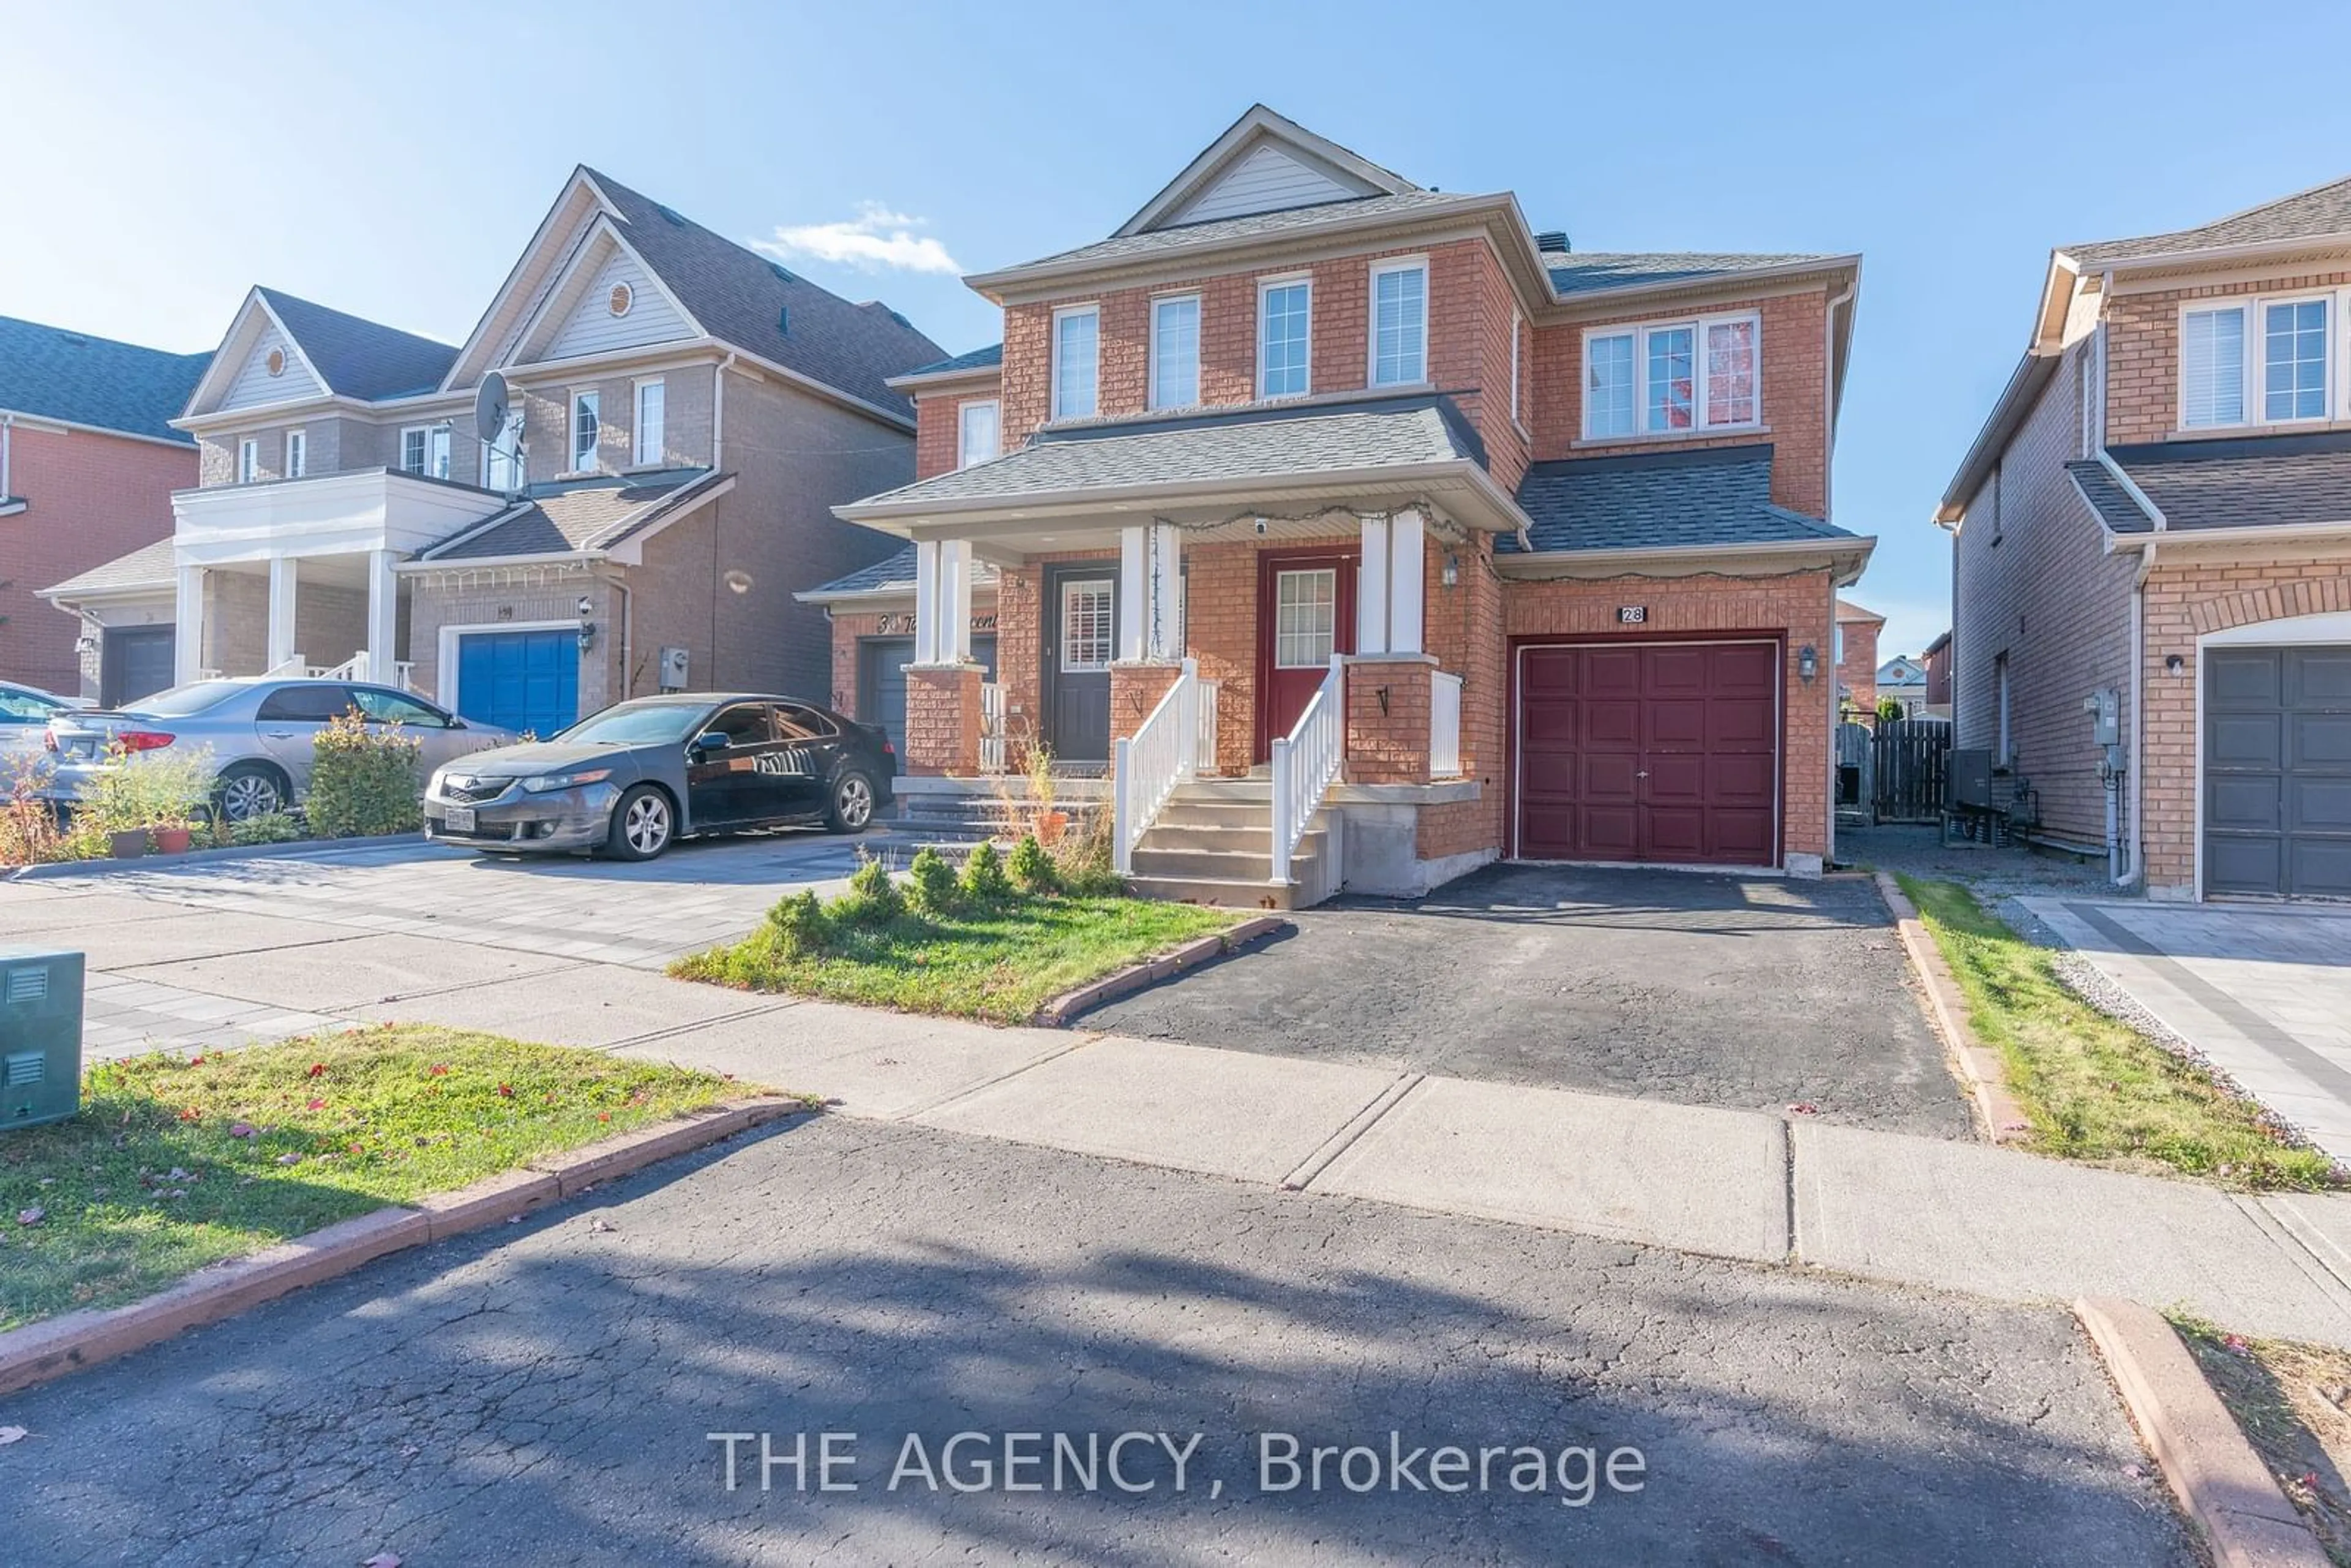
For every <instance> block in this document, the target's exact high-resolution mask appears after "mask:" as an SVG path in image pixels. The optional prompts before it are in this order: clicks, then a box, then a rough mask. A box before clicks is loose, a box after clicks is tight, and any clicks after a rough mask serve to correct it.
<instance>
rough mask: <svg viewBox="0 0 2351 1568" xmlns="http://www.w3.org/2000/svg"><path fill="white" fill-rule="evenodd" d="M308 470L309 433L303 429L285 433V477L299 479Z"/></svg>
mask: <svg viewBox="0 0 2351 1568" xmlns="http://www.w3.org/2000/svg"><path fill="white" fill-rule="evenodd" d="M309 471H310V434H309V432H308V431H304V430H289V431H287V433H286V477H287V478H288V479H299V478H300V477H302V476H303V475H305V474H307V473H308V472H309Z"/></svg>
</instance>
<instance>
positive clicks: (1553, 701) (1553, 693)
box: [1518, 643, 1780, 865]
mask: <svg viewBox="0 0 2351 1568" xmlns="http://www.w3.org/2000/svg"><path fill="white" fill-rule="evenodd" d="M1518 657H1519V668H1518V687H1519V694H1518V696H1519V734H1518V819H1519V821H1518V856H1519V858H1520V859H1521V860H1569V861H1671V862H1684V863H1697V864H1702V865H1771V864H1775V863H1776V862H1777V861H1778V859H1779V836H1778V824H1779V782H1780V703H1779V683H1780V650H1779V648H1778V646H1777V645H1776V644H1773V643H1585V644H1582V645H1576V646H1564V647H1552V648H1543V647H1533V648H1522V649H1520V651H1519V655H1518Z"/></svg>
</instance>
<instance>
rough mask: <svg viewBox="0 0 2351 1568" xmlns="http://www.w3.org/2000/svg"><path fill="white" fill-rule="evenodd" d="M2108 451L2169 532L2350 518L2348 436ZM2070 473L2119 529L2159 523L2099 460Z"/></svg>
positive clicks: (2075, 465)
mask: <svg viewBox="0 0 2351 1568" xmlns="http://www.w3.org/2000/svg"><path fill="white" fill-rule="evenodd" d="M2107 451H2108V455H2110V456H2112V457H2113V458H2114V460H2115V462H2116V464H2117V465H2120V467H2121V468H2122V471H2123V472H2124V473H2126V474H2127V475H2129V476H2130V481H2131V483H2132V484H2134V485H2136V486H2138V487H2139V489H2140V490H2141V491H2142V492H2144V493H2145V494H2146V496H2147V499H2148V500H2150V501H2152V502H2154V503H2155V506H2156V507H2157V509H2158V510H2159V511H2160V512H2162V514H2163V520H2164V526H2165V528H2171V529H2187V530H2196V529H2225V528H2273V527H2276V526H2279V525H2281V524H2291V523H2340V522H2346V521H2351V431H2330V432H2319V433H2314V434H2306V435H2265V436H2248V437H2245V438H2242V439H2239V440H2220V441H2171V442H2153V443H2149V444H2145V445H2133V446H2116V447H2110V448H2108V449H2107ZM2065 471H2066V472H2067V473H2068V474H2070V475H2072V476H2073V477H2074V485H2075V486H2077V487H2078V488H2079V489H2080V490H2081V492H2082V495H2083V498H2084V499H2085V500H2087V501H2088V502H2089V503H2090V506H2091V507H2092V508H2093V509H2095V511H2096V512H2097V514H2098V516H2099V517H2101V518H2103V519H2104V520H2105V525H2106V527H2108V528H2112V529H2113V530H2114V531H2115V532H2116V533H2123V534H2140V533H2148V532H2151V531H2152V530H2153V529H2154V528H2155V519H2154V518H2153V517H2149V516H2147V512H2146V511H2145V510H2144V509H2143V508H2142V507H2139V505H2138V504H2137V501H2135V500H2134V499H2132V497H2131V495H2130V492H2129V491H2127V490H2126V489H2125V488H2124V487H2123V486H2121V485H2119V484H2117V483H2116V480H2115V477H2114V476H2113V475H2112V474H2111V473H2109V472H2108V471H2107V470H2106V468H2105V465H2103V464H2101V463H2099V462H2098V461H2097V460H2096V459H2095V458H2079V459H2076V460H2075V461H2074V462H2071V463H2068V464H2066V465H2065Z"/></svg>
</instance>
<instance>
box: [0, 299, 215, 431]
mask: <svg viewBox="0 0 2351 1568" xmlns="http://www.w3.org/2000/svg"><path fill="white" fill-rule="evenodd" d="M211 362H212V356H211V355H210V354H167V353H164V352H163V351H162V350H160V349H142V348H141V347H140V346H139V345H137V344H136V343H122V342H117V341H116V340H113V339H111V338H93V337H91V336H90V335H89V334H88V333H86V332H69V331H67V330H66V329H64V328H62V327H44V326H42V325H41V324H40V323H39V322H37V321H22V320H18V319H16V318H15V317H13V316H0V410H5V411H6V412H8V413H22V414H30V415H33V416H36V417H37V418H42V419H54V420H58V421H62V422H63V423H68V424H83V425H89V426H90V427H91V428H93V429H97V430H119V431H120V432H122V433H123V434H126V435H145V436H152V437H153V438H154V439H156V440H158V441H176V442H181V443H183V444H193V437H191V436H189V435H187V434H184V433H183V432H181V431H177V430H174V429H172V426H171V423H170V421H171V420H172V418H173V417H175V416H176V415H177V414H178V413H179V412H180V410H181V409H183V408H184V407H186V406H187V402H188V394H189V393H190V392H193V391H194V390H195V385H196V382H198V381H199V380H201V379H202V378H203V376H204V367H205V366H206V365H208V364H210V363H211Z"/></svg>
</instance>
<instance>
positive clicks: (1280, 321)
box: [1257, 277, 1314, 397]
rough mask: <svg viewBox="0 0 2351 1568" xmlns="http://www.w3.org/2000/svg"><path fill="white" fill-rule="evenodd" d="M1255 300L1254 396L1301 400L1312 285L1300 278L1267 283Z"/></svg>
mask: <svg viewBox="0 0 2351 1568" xmlns="http://www.w3.org/2000/svg"><path fill="white" fill-rule="evenodd" d="M1257 299H1258V329H1257V395H1258V396H1259V397H1303V396H1304V395H1305V394H1306V392H1307V390H1308V376H1307V369H1306V367H1307V349H1308V345H1309V342H1310V334H1311V331H1312V330H1313V328H1312V318H1313V301H1314V286H1313V285H1312V284H1311V283H1309V282H1308V281H1307V280H1306V279H1304V278H1302V277H1301V278H1295V279H1291V280H1290V281H1287V282H1282V283H1269V284H1266V285H1265V286H1264V287H1261V288H1259V290H1258V297H1257Z"/></svg>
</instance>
